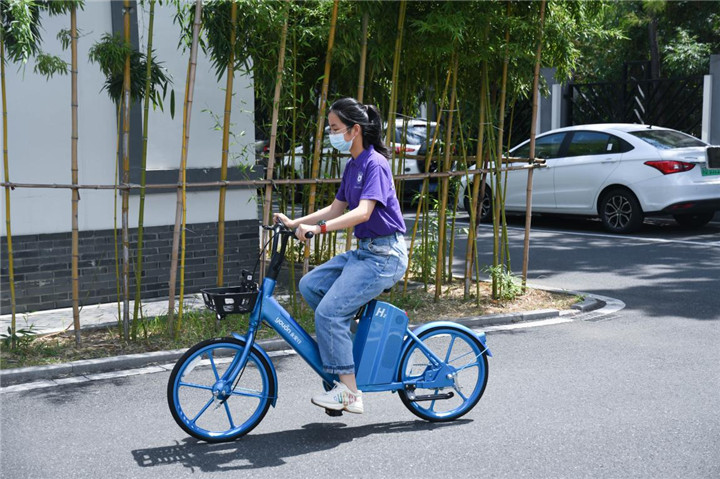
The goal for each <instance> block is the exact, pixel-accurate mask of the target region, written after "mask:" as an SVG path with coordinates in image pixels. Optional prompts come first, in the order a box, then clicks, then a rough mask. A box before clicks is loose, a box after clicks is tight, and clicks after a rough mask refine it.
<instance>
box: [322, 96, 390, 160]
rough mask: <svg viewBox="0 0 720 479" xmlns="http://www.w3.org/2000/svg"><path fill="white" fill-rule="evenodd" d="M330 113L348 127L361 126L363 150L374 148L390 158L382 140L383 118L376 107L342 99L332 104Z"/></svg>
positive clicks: (350, 99) (351, 99)
mask: <svg viewBox="0 0 720 479" xmlns="http://www.w3.org/2000/svg"><path fill="white" fill-rule="evenodd" d="M330 111H331V112H333V113H335V114H336V115H337V116H338V118H340V121H342V122H343V124H345V125H347V126H348V127H352V126H353V125H360V128H361V129H362V139H363V148H366V149H367V148H369V147H370V145H372V146H373V148H374V149H375V151H377V152H378V153H380V154H381V155H383V156H384V157H385V158H390V151H389V150H388V148H387V146H385V143H383V140H382V134H383V127H382V123H383V122H382V117H381V116H380V112H379V111H378V109H377V107H375V106H374V105H363V104H362V103H360V102H358V101H357V100H355V99H354V98H341V99H339V100H337V101H336V102H335V103H333V104H332V106H331V107H330Z"/></svg>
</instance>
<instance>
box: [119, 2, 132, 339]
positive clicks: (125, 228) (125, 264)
mask: <svg viewBox="0 0 720 479" xmlns="http://www.w3.org/2000/svg"><path fill="white" fill-rule="evenodd" d="M124 2H125V3H124V7H123V19H124V33H125V42H126V43H130V0H124ZM122 102H123V143H122V144H123V148H122V157H123V161H122V171H123V182H125V183H128V182H129V181H130V53H129V52H128V53H127V55H125V69H124V74H123V99H122ZM129 206H130V192H129V190H123V194H122V210H121V217H122V290H123V337H124V338H125V340H128V339H130V224H129Z"/></svg>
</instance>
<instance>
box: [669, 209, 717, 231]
mask: <svg viewBox="0 0 720 479" xmlns="http://www.w3.org/2000/svg"><path fill="white" fill-rule="evenodd" d="M713 216H715V212H714V211H705V212H703V213H696V214H694V215H692V214H686V215H673V218H675V221H677V223H678V224H679V225H681V226H687V227H689V228H700V227H701V226H705V225H706V224H708V223H709V222H710V220H712V219H713Z"/></svg>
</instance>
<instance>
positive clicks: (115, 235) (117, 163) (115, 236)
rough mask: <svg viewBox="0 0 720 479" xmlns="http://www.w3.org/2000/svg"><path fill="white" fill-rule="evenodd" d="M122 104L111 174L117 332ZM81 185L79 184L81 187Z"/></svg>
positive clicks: (119, 317)
mask: <svg viewBox="0 0 720 479" xmlns="http://www.w3.org/2000/svg"><path fill="white" fill-rule="evenodd" d="M121 122H122V105H121V104H120V103H119V102H118V104H117V120H116V123H115V124H116V125H117V141H116V144H115V174H114V175H113V180H114V183H115V184H114V185H113V190H114V192H115V194H114V195H113V246H114V249H115V293H116V295H117V320H118V334H121V332H120V331H121V323H122V304H121V298H120V253H119V250H118V228H117V202H118V201H117V200H118V195H117V191H118V186H119V185H118V183H119V182H118V175H119V170H120V141H121V135H122V123H121ZM81 187H82V186H79V188H81Z"/></svg>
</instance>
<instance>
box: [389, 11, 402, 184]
mask: <svg viewBox="0 0 720 479" xmlns="http://www.w3.org/2000/svg"><path fill="white" fill-rule="evenodd" d="M406 11H407V0H401V2H400V11H399V12H398V30H397V35H396V36H395V55H394V57H393V70H392V77H391V81H390V85H391V86H390V107H389V108H388V115H387V134H386V135H385V138H386V140H387V142H388V143H390V142H392V140H393V139H394V138H395V116H396V111H397V105H396V103H397V90H398V76H399V75H400V54H401V53H402V40H403V28H404V26H405V12H406ZM390 171H392V173H393V175H394V174H395V173H396V171H395V148H392V167H391V170H390Z"/></svg>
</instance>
